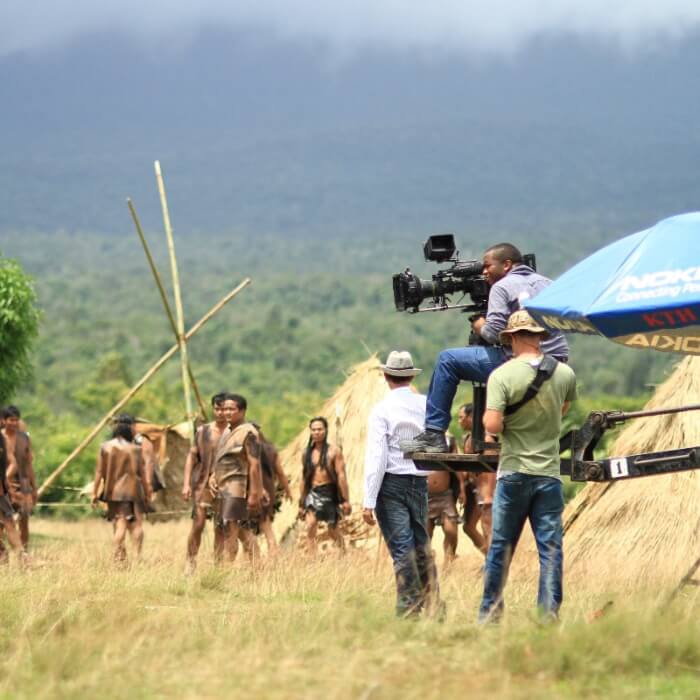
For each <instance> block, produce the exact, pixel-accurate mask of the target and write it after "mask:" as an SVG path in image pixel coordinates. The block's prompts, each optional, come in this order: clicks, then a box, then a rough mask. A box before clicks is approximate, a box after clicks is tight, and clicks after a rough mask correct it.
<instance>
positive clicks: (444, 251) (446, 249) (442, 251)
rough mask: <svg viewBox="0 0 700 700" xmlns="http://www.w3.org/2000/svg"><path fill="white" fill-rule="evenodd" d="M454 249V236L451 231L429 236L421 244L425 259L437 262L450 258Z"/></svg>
mask: <svg viewBox="0 0 700 700" xmlns="http://www.w3.org/2000/svg"><path fill="white" fill-rule="evenodd" d="M456 250H457V246H456V245H455V237H454V236H453V235H452V234H451V233H445V234H440V235H437V236H430V238H428V240H427V241H426V242H425V243H424V245H423V254H424V255H425V259H426V260H432V261H433V262H438V263H440V262H445V261H446V260H451V259H452V256H453V255H454V254H455V251H456Z"/></svg>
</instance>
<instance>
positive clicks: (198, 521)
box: [182, 392, 228, 574]
mask: <svg viewBox="0 0 700 700" xmlns="http://www.w3.org/2000/svg"><path fill="white" fill-rule="evenodd" d="M225 399H226V394H224V393H223V392H222V393H219V394H215V395H214V396H212V398H211V406H212V410H213V412H214V420H213V421H212V422H211V423H206V424H205V425H202V426H200V427H199V428H198V429H197V434H196V436H195V440H194V445H193V446H192V449H191V450H190V451H189V454H188V455H187V460H186V461H185V475H184V479H183V486H182V497H183V499H184V500H185V501H189V500H190V499H192V529H191V530H190V535H189V537H188V538H187V563H186V567H185V571H186V573H188V574H191V573H193V572H194V570H195V568H196V566H197V553H198V552H199V547H200V545H201V542H202V533H203V532H204V527H205V525H206V522H207V519H208V518H211V516H212V494H211V491H210V490H209V478H210V477H211V475H212V467H213V464H214V457H215V456H216V448H217V446H218V444H219V440H220V439H221V436H222V435H223V434H224V431H225V430H226V428H227V427H228V421H227V420H226V415H225V414H224V401H225ZM217 532H218V530H217V529H216V528H215V535H214V536H215V537H216V536H217V535H216V533H217ZM219 537H222V534H221V533H220V532H219Z"/></svg>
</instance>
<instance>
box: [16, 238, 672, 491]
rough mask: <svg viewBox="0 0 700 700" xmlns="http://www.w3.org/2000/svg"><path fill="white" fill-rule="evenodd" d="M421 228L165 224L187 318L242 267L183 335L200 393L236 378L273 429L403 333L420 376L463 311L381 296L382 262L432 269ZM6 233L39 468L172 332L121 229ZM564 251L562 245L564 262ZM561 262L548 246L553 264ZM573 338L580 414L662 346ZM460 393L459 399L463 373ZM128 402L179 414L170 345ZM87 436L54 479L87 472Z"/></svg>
mask: <svg viewBox="0 0 700 700" xmlns="http://www.w3.org/2000/svg"><path fill="white" fill-rule="evenodd" d="M149 237H150V240H151V245H152V247H153V248H154V250H155V251H156V253H157V262H158V264H159V266H160V269H161V271H162V274H163V275H164V277H166V278H168V277H169V268H168V265H167V259H166V258H165V257H164V256H165V244H164V236H163V235H162V233H160V231H158V230H157V229H156V230H154V231H153V232H151V233H150V234H149ZM462 239H463V240H466V239H465V238H464V236H462ZM517 242H518V243H519V244H521V245H523V247H527V249H528V250H533V251H535V252H537V251H538V250H539V249H540V247H541V246H543V245H546V240H542V239H541V240H539V241H538V240H537V239H536V238H535V237H533V238H531V239H529V240H517ZM487 243H488V240H486V239H485V238H484V237H483V236H481V237H479V236H475V237H473V238H472V239H471V240H470V249H471V252H472V253H473V252H474V251H478V250H480V249H481V248H483V247H485V245H486V244H487ZM421 244H422V241H421V239H420V238H416V237H413V236H411V237H407V236H402V237H401V236H394V237H389V238H386V239H372V238H369V237H364V238H361V237H355V238H348V239H347V240H346V239H344V238H342V237H341V238H338V237H334V238H331V237H329V238H327V239H318V238H309V239H307V240H303V239H301V240H300V239H296V240H286V241H285V240H284V239H281V238H280V237H273V236H264V235H262V236H256V237H253V236H247V235H244V234H240V233H239V234H235V233H232V234H230V235H219V236H215V235H209V236H204V235H198V236H188V237H183V236H180V237H178V239H177V246H178V254H179V260H180V266H181V279H182V283H183V298H184V304H185V309H186V316H187V326H191V325H192V324H193V323H194V322H195V321H196V320H197V319H198V318H199V317H200V316H201V315H203V314H204V313H205V312H206V311H207V310H208V309H209V308H210V307H211V306H213V305H214V303H215V302H216V301H218V299H219V298H221V297H222V296H223V295H224V294H225V293H226V292H227V291H229V290H230V289H232V288H233V287H234V286H236V285H237V284H238V282H240V281H241V280H242V279H243V278H244V277H246V276H250V277H251V278H252V279H253V284H252V286H251V287H250V288H248V289H246V290H245V291H244V292H242V293H241V294H240V296H239V297H238V298H236V299H235V300H233V301H232V302H231V303H230V305H229V306H227V307H226V308H225V309H224V310H223V311H221V312H220V313H219V315H218V316H216V317H215V318H214V319H213V320H212V321H211V322H210V323H209V325H207V326H206V327H205V328H204V329H203V330H202V331H201V332H200V333H199V335H198V336H195V338H194V339H193V340H192V342H191V345H190V357H191V361H192V364H193V367H194V371H195V374H196V377H197V379H198V382H199V384H200V387H201V389H202V391H203V393H204V394H205V395H206V396H209V395H211V394H212V393H214V392H216V391H219V390H222V389H230V390H235V391H239V392H241V393H243V394H244V395H246V396H247V397H248V398H249V401H250V415H251V417H254V418H256V419H257V420H259V421H261V422H262V423H263V424H264V425H265V427H266V428H267V430H268V432H269V434H270V435H271V436H272V437H273V438H274V439H275V440H276V441H277V442H278V443H280V444H284V443H285V442H286V441H287V440H288V439H289V438H290V437H291V436H292V435H293V434H295V433H296V432H297V431H298V430H299V429H301V428H302V427H303V426H304V425H305V422H306V420H307V419H308V417H309V416H310V415H312V414H313V412H314V410H315V408H316V407H317V406H318V405H319V403H320V402H321V400H322V399H324V398H325V397H327V396H328V395H330V394H331V393H332V392H333V390H334V389H335V387H336V386H337V385H338V384H340V383H342V381H343V380H344V372H346V371H347V370H348V369H349V368H350V366H351V365H352V364H354V363H356V362H359V361H361V360H363V359H365V358H366V357H367V355H368V353H370V352H378V353H379V354H380V356H384V355H385V354H386V352H387V351H388V350H390V349H391V348H393V347H404V348H409V349H410V350H411V351H412V352H413V354H414V357H415V358H416V361H417V362H418V363H419V364H420V366H422V367H424V368H425V370H426V371H425V372H424V374H423V375H421V377H420V380H419V386H420V387H421V388H422V389H426V388H427V383H428V381H429V377H430V370H431V368H432V364H433V362H434V358H435V356H436V354H437V352H438V351H439V350H440V349H441V348H442V347H447V346H452V345H460V344H463V343H465V342H466V322H467V320H466V317H465V316H463V315H461V314H460V313H459V312H455V311H452V312H444V313H439V314H418V315H409V314H399V313H397V312H396V311H395V310H394V307H393V299H392V292H391V274H392V273H393V272H396V271H399V270H401V269H403V268H404V267H405V266H406V265H411V266H412V267H413V268H414V269H416V270H418V271H419V272H420V273H421V274H426V275H427V274H431V273H432V272H433V271H434V270H435V269H436V268H435V267H434V266H432V267H431V266H429V265H427V264H426V263H424V262H422V261H421ZM3 247H4V249H5V252H6V254H12V255H14V256H16V257H17V258H18V259H20V260H21V261H22V263H23V265H24V266H25V268H26V269H27V270H28V271H29V272H30V273H32V274H33V275H34V277H35V279H36V282H37V289H38V293H39V300H40V304H41V306H42V309H43V321H42V329H41V336H40V341H39V343H38V345H37V348H36V352H35V363H36V372H35V378H34V380H33V382H32V383H31V384H30V385H28V386H27V387H26V388H25V390H24V391H23V392H22V393H21V394H20V395H19V396H17V402H18V403H19V404H20V405H21V406H22V407H23V408H24V409H25V411H26V413H27V419H28V422H29V424H30V426H31V429H32V433H33V435H34V437H35V442H36V445H37V451H38V466H39V470H40V471H41V472H42V473H46V472H48V471H49V470H50V469H51V468H53V467H55V466H56V465H57V464H58V462H59V461H60V459H61V457H62V456H64V455H66V454H67V453H68V452H69V451H70V449H72V447H74V446H75V444H77V442H78V440H79V439H80V437H81V436H82V434H83V433H85V432H87V428H89V427H90V426H91V425H92V424H94V423H95V422H96V421H97V420H98V419H99V417H101V415H103V414H104V413H105V412H106V411H107V410H108V408H109V407H110V406H111V405H112V404H113V403H114V402H115V401H116V400H117V399H118V398H119V397H120V396H121V395H122V394H123V393H125V391H126V389H127V388H128V387H129V386H130V385H131V384H132V383H133V382H134V381H135V380H136V379H138V378H139V377H140V376H141V375H142V374H143V373H144V372H145V370H146V369H147V368H148V367H149V366H150V365H151V364H153V363H154V362H155V361H156V360H157V359H158V357H160V355H161V354H162V353H163V352H164V351H165V350H166V349H167V348H169V347H170V346H171V345H172V342H173V339H172V335H171V331H170V328H169V326H168V323H167V319H166V318H165V315H164V313H163V312H162V310H161V306H160V304H161V302H160V299H159V297H158V294H157V291H156V288H155V285H154V283H153V281H152V279H151V276H150V272H149V270H148V268H147V265H146V262H145V258H144V256H143V254H142V252H141V250H140V244H139V242H138V239H137V238H136V235H135V233H133V232H131V231H130V230H128V229H125V231H124V233H123V234H121V235H119V236H104V235H88V234H80V235H78V234H74V235H69V234H54V235H48V234H46V235H39V234H24V235H22V236H19V237H17V236H14V237H12V238H11V239H8V240H7V241H6V242H5V241H4V242H3ZM570 247H571V248H572V250H573V248H574V243H573V242H572V243H570ZM576 256H577V254H574V253H572V256H571V263H573V262H574V261H575V257H576ZM543 257H545V259H547V257H548V256H546V255H545V256H543ZM550 257H551V256H550ZM567 262H568V261H567V260H566V259H565V258H563V257H560V258H559V260H558V262H557V265H556V267H555V266H552V267H554V270H552V271H551V273H550V274H552V275H554V274H555V273H556V272H558V271H559V270H561V269H562V268H563V267H565V265H566V264H567ZM540 268H541V269H542V266H541V265H540ZM543 271H544V272H550V270H547V269H543ZM572 342H573V363H574V366H575V368H576V370H577V372H578V375H579V378H580V382H581V386H582V394H583V399H584V400H583V402H582V403H581V405H580V407H579V410H578V412H577V416H581V415H583V413H585V411H586V410H589V409H590V408H591V407H592V406H593V405H594V404H595V405H600V404H601V402H602V403H603V404H604V405H606V406H613V405H616V403H617V404H620V405H622V404H624V405H625V406H629V405H638V404H639V403H640V402H641V401H642V400H643V397H644V395H648V393H649V384H650V383H653V382H657V381H658V380H659V379H660V378H661V377H662V376H663V374H664V373H665V372H666V371H667V370H668V368H669V367H670V366H671V363H672V362H673V361H674V359H675V358H673V357H669V356H665V355H662V354H660V353H656V354H654V353H645V352H641V351H636V350H627V349H623V348H619V347H617V346H615V345H614V344H612V343H610V342H608V341H605V340H603V339H597V338H586V339H583V338H579V339H575V338H573V339H572ZM462 393H463V396H464V398H465V399H467V398H468V393H469V392H468V388H466V387H465V388H464V390H463V392H462ZM610 395H614V396H613V397H611V396H610ZM614 397H618V398H614ZM630 397H631V398H630ZM596 402H597V403H596ZM129 408H130V410H131V411H133V412H135V413H137V414H138V415H141V416H144V417H146V418H149V419H151V420H155V421H172V422H174V421H178V420H180V419H181V418H182V416H183V411H184V409H183V401H182V391H181V385H180V374H179V366H178V364H177V361H176V360H175V359H174V360H172V361H171V362H170V364H169V365H167V366H166V367H165V368H164V370H162V372H161V374H159V375H158V376H157V377H156V378H155V379H154V380H153V381H152V382H151V383H150V384H149V385H148V386H147V387H146V389H144V390H143V391H142V392H141V393H140V394H139V395H138V396H137V397H136V399H135V400H134V401H133V402H132V403H131V404H130V407H129ZM95 448H96V445H93V447H92V449H90V450H88V451H87V452H86V454H85V455H84V457H82V458H81V459H80V460H79V461H78V463H77V464H76V468H75V469H72V470H71V471H70V473H69V475H67V477H66V478H65V479H64V481H63V483H64V484H73V485H78V484H80V483H83V482H84V480H85V479H86V478H88V476H89V473H90V471H91V469H92V465H93V459H94V454H95ZM59 495H60V494H59V493H56V494H55V497H58V496H59Z"/></svg>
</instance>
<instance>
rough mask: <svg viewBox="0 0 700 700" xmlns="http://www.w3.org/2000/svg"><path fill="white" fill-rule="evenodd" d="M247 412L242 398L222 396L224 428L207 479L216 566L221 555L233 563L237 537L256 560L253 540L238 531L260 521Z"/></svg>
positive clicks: (255, 448)
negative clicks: (212, 498) (210, 495)
mask: <svg viewBox="0 0 700 700" xmlns="http://www.w3.org/2000/svg"><path fill="white" fill-rule="evenodd" d="M247 408H248V402H247V401H246V400H245V398H244V397H243V396H240V395H239V394H226V398H225V400H224V416H225V418H226V422H227V423H228V427H227V428H226V430H225V431H224V433H223V435H222V436H221V439H220V441H219V444H218V447H217V450H216V454H215V456H214V462H213V468H212V475H211V476H210V478H209V486H210V489H211V491H212V495H213V496H214V503H213V507H214V520H215V524H216V530H217V534H216V536H215V540H214V556H215V558H216V560H217V561H218V562H220V561H221V560H222V558H223V555H224V553H226V554H227V556H228V558H229V560H230V561H233V559H235V557H236V553H237V552H238V538H239V536H240V537H241V538H242V539H243V542H244V546H245V547H246V549H248V553H249V554H250V556H251V558H252V559H253V560H254V559H255V558H256V556H257V542H256V541H255V536H254V535H253V534H252V532H250V530H248V529H246V528H244V527H242V525H243V524H244V523H246V522H249V521H252V520H256V519H257V518H259V517H260V508H261V505H262V495H263V486H262V473H261V468H260V453H261V447H260V438H259V436H258V431H257V430H256V429H255V426H254V425H253V424H252V423H248V422H246V419H245V414H246V409H247Z"/></svg>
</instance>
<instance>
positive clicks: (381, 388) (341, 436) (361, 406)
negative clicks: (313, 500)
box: [275, 356, 387, 546]
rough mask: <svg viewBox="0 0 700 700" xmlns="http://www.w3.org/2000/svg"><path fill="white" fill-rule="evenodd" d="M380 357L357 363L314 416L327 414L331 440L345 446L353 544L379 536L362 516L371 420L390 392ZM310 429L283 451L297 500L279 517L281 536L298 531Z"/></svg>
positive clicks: (277, 526) (347, 527)
mask: <svg viewBox="0 0 700 700" xmlns="http://www.w3.org/2000/svg"><path fill="white" fill-rule="evenodd" d="M379 365H380V363H379V360H378V359H377V357H376V356H372V357H371V358H370V359H368V360H366V361H365V362H362V363H360V364H358V365H355V366H354V367H353V368H352V369H351V370H350V372H349V374H348V376H347V379H346V380H345V383H344V384H343V385H342V386H341V387H340V388H339V389H338V390H337V391H336V392H335V394H333V396H331V398H329V399H328V400H327V401H326V402H325V403H324V404H323V406H322V407H321V408H320V409H319V411H318V412H317V413H315V414H314V415H319V416H324V417H325V418H326V420H327V421H328V428H329V431H328V432H329V435H328V439H329V442H332V443H335V444H339V445H341V447H342V449H343V454H344V455H345V464H346V470H347V476H348V484H349V489H350V501H351V503H352V505H353V511H354V512H353V515H352V516H351V517H350V518H347V519H346V520H345V521H344V524H343V527H344V529H345V531H346V534H347V535H348V537H349V540H350V542H351V544H354V545H356V546H367V545H368V544H370V541H371V540H374V539H375V538H376V536H377V533H376V530H377V528H374V531H375V532H374V533H372V532H370V531H369V528H367V527H365V526H364V525H363V523H362V519H361V517H360V512H361V502H362V489H363V474H364V459H365V442H366V438H367V421H368V418H369V413H370V411H371V410H372V408H373V406H374V405H375V404H377V403H378V402H379V401H381V400H382V399H383V398H384V396H385V395H386V392H387V385H386V382H385V381H384V377H383V376H382V373H381V372H380V371H379ZM308 440H309V431H308V429H304V430H302V431H301V432H300V433H299V435H297V436H296V437H295V438H294V439H293V440H292V441H291V443H290V444H289V445H288V446H287V447H286V448H285V449H284V450H283V451H282V452H281V453H280V457H281V459H282V465H283V467H284V470H285V472H286V473H287V474H288V475H289V476H290V483H291V486H292V492H293V494H294V499H295V500H294V501H293V502H292V503H291V504H289V503H285V504H284V505H283V507H282V510H281V512H280V513H279V515H278V516H277V518H276V519H275V529H276V531H277V535H278V536H279V537H282V538H284V537H289V535H290V533H293V532H294V531H296V528H295V524H296V523H297V522H298V521H297V511H298V501H299V494H300V488H301V460H302V456H303V453H304V450H305V449H306V446H307V444H308Z"/></svg>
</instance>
